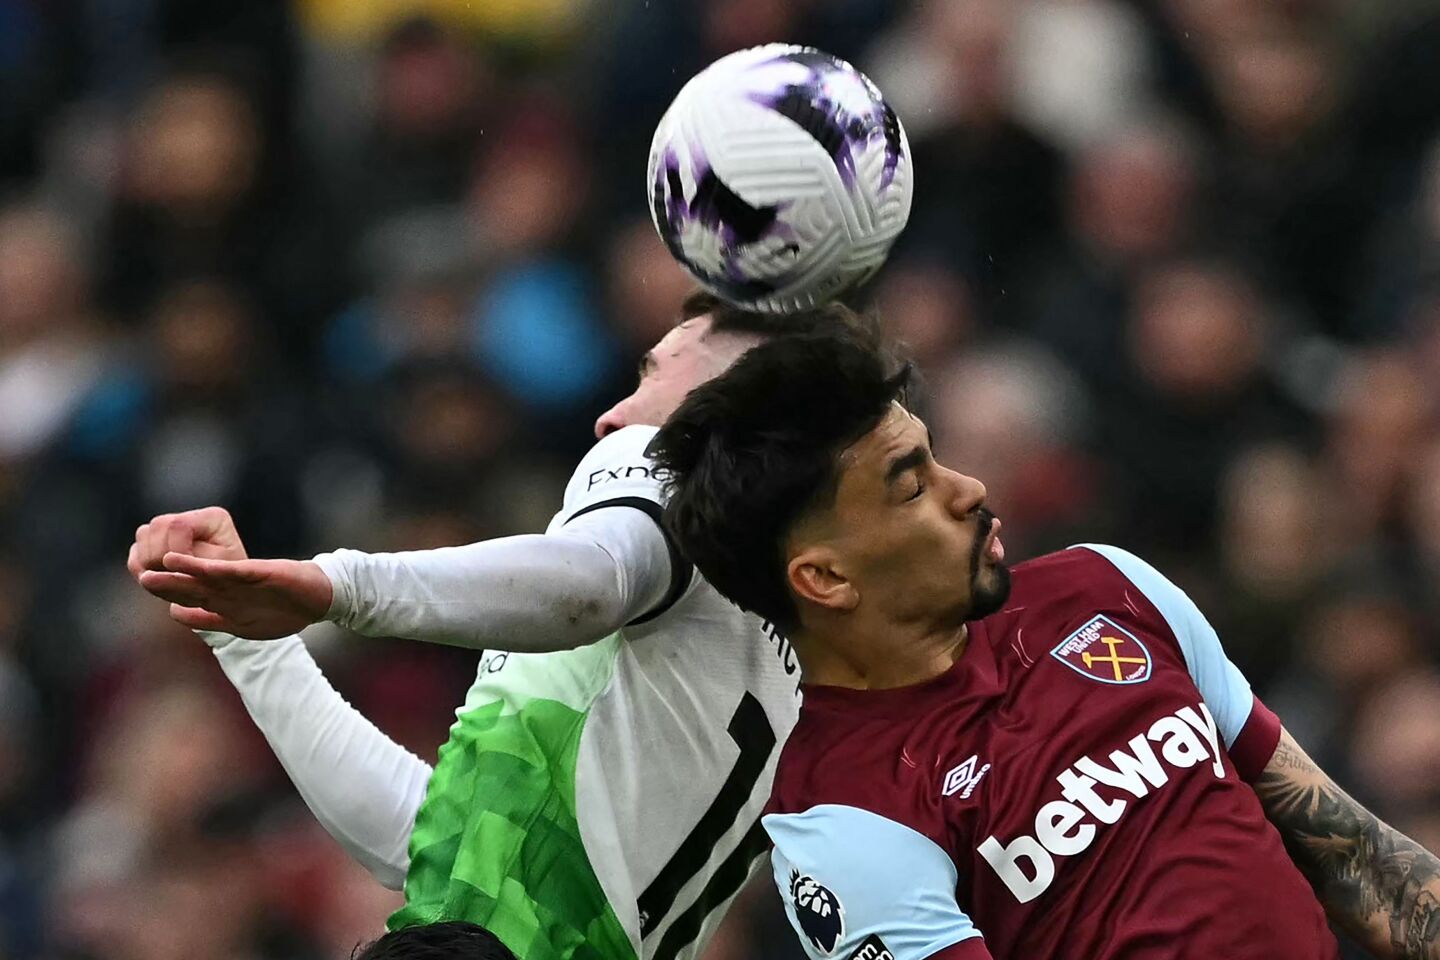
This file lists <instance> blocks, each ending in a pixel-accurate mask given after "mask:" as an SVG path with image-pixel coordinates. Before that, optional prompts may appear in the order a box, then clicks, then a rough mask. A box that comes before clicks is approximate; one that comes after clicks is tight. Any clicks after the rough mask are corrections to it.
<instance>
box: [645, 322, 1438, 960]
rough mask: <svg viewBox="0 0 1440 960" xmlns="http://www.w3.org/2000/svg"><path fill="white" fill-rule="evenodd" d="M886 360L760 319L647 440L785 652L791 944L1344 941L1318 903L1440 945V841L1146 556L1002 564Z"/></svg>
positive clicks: (1294, 952)
mask: <svg viewBox="0 0 1440 960" xmlns="http://www.w3.org/2000/svg"><path fill="white" fill-rule="evenodd" d="M904 383H905V375H904V372H903V371H902V372H901V373H898V374H894V375H891V373H890V372H888V371H887V368H886V366H885V364H884V363H883V362H882V360H881V358H880V357H879V356H877V355H876V354H875V353H874V352H873V351H871V350H870V349H869V348H867V347H866V346H864V345H863V344H860V343H859V342H857V341H854V340H851V339H847V338H845V337H835V336H819V337H811V338H801V339H795V340H790V341H786V342H778V341H777V342H775V343H772V344H767V345H764V346H761V347H759V348H757V349H756V350H754V351H752V352H750V353H749V354H747V355H746V356H745V357H743V358H741V360H740V361H739V362H738V363H737V364H736V365H735V366H734V367H732V368H731V369H730V370H729V371H728V372H727V373H726V374H725V375H723V376H722V377H720V378H718V379H716V380H714V381H712V382H711V383H709V384H707V385H705V386H703V387H701V388H699V389H698V390H696V391H695V392H694V393H692V394H691V395H690V396H689V397H688V398H687V400H686V401H685V403H684V404H682V405H681V407H680V409H679V410H678V411H677V412H676V414H675V415H674V416H672V417H671V419H670V420H669V421H668V423H667V424H666V426H665V427H664V428H663V429H662V430H661V432H660V433H659V434H658V435H657V437H656V440H655V441H654V443H653V444H652V448H651V449H652V453H654V454H655V457H656V462H657V463H658V464H660V465H661V466H663V467H664V468H666V469H668V470H669V471H671V476H672V480H671V493H672V496H671V499H670V501H669V504H668V506H667V508H666V514H665V519H666V523H667V526H668V528H669V529H670V530H671V531H672V533H673V535H674V536H675V538H676V540H677V542H678V543H679V544H680V546H681V549H682V551H683V552H685V554H686V555H687V556H688V557H689V558H690V559H691V560H692V561H694V562H695V564H696V565H697V566H698V567H699V569H700V570H701V571H702V572H703V573H704V574H705V576H706V577H707V578H708V579H709V581H710V582H711V583H712V584H713V585H714V586H715V587H716V588H717V589H718V590H720V591H721V592H722V593H724V594H725V595H726V596H728V597H730V598H731V599H732V600H734V601H735V602H736V603H737V604H739V605H740V606H741V607H744V608H746V609H749V610H752V611H755V612H756V613H759V614H761V615H762V616H765V617H767V618H768V619H770V620H771V621H773V622H775V623H777V624H779V625H780V626H781V627H782V628H783V629H785V630H786V631H787V633H788V634H789V636H790V637H791V639H792V641H793V643H794V645H795V649H796V651H797V653H798V655H799V657H800V661H801V670H802V673H803V675H804V677H805V681H806V685H805V688H804V702H803V706H802V708H801V714H800V720H799V722H798V724H797V726H796V728H795V730H794V732H793V733H792V735H791V737H790V740H789V741H788V743H787V744H786V746H785V748H784V751H783V753H782V755H781V759H780V767H779V770H778V771H777V773H776V778H775V789H774V793H773V796H772V799H771V804H770V812H769V813H768V814H767V816H766V817H765V818H764V824H765V827H766V829H767V830H768V832H769V834H770V836H771V838H772V839H773V841H774V844H775V851H774V856H773V861H774V870H775V877H776V880H777V882H778V883H779V885H780V888H781V891H782V894H783V896H784V899H785V902H786V909H787V912H788V913H789V915H790V918H791V920H792V922H793V923H794V925H795V926H796V928H797V929H798V931H799V933H800V935H801V940H802V941H803V942H804V944H805V946H806V948H807V950H808V951H809V953H810V955H811V956H812V957H814V958H817V960H820V958H831V957H833V958H837V960H887V958H888V960H923V958H926V957H944V958H946V960H959V958H962V957H963V958H967V960H970V958H984V957H998V958H1014V960H1058V958H1065V960H1070V958H1077V960H1120V958H1124V960H1140V958H1146V960H1150V958H1153V960H1162V958H1163V960H1176V958H1196V960H1200V958H1204V960H1214V958H1225V960H1280V958H1296V960H1300V958H1304V960H1313V958H1334V957H1336V956H1337V953H1338V948H1337V944H1336V941H1335V938H1334V936H1333V935H1332V934H1331V932H1330V929H1329V927H1328V926H1327V923H1326V914H1327V913H1328V914H1329V918H1330V919H1331V920H1333V921H1335V922H1336V923H1337V924H1339V925H1340V926H1341V927H1343V928H1344V929H1345V930H1347V931H1348V932H1349V933H1351V934H1352V935H1353V936H1354V937H1355V938H1356V939H1357V940H1358V941H1359V942H1360V943H1362V944H1363V945H1365V946H1366V947H1368V948H1369V949H1370V950H1372V951H1373V952H1374V953H1375V955H1376V956H1380V957H1434V956H1440V910H1437V906H1440V899H1437V898H1440V862H1437V860H1436V858H1435V857H1434V856H1433V855H1431V854H1430V853H1428V852H1426V851H1425V850H1423V849H1422V848H1420V847H1419V846H1418V845H1416V844H1415V843H1413V842H1412V841H1410V840H1409V839H1407V838H1406V837H1404V836H1402V835H1400V834H1398V833H1397V832H1395V831H1394V830H1392V829H1391V828H1390V827H1388V826H1386V825H1385V824H1383V823H1381V822H1379V821H1378V820H1376V819H1375V817H1374V816H1372V815H1371V814H1370V813H1368V812H1367V811H1366V810H1364V809H1363V808H1362V807H1360V806H1359V805H1358V804H1356V803H1355V802H1354V801H1353V800H1351V799H1350V798H1349V797H1348V796H1347V795H1346V794H1345V793H1344V792H1342V791H1341V790H1340V789H1339V788H1338V787H1337V786H1336V785H1335V784H1334V783H1333V782H1332V781H1331V780H1330V779H1329V778H1328V777H1326V776H1325V774H1324V773H1323V772H1322V771H1321V770H1319V769H1318V768H1317V767H1316V766H1315V764H1314V763H1313V762H1312V761H1311V760H1310V759H1309V758H1308V757H1307V756H1306V755H1305V753H1304V752H1303V751H1302V750H1301V749H1300V748H1299V747H1298V746H1297V745H1296V744H1295V742H1294V741H1293V740H1292V739H1291V738H1290V737H1289V736H1288V735H1287V734H1286V733H1285V732H1284V730H1283V729H1282V727H1281V725H1280V722H1279V720H1277V719H1276V717H1275V715H1274V714H1273V713H1271V712H1270V711H1269V710H1268V709H1266V707H1265V706H1264V704H1262V703H1261V702H1260V701H1259V700H1257V699H1256V698H1255V697H1254V695H1253V694H1252V693H1251V692H1250V688H1249V685H1248V684H1247V683H1246V681H1245V678H1244V677H1243V676H1241V674H1240V672H1239V671H1238V670H1237V669H1236V668H1235V666H1234V665H1233V664H1231V663H1230V662H1229V660H1227V659H1226V657H1225V654H1224V651H1223V650H1222V649H1221V646H1220V641H1219V639H1218V638H1217V637H1216V635H1215V632H1214V630H1212V629H1211V628H1210V626H1209V624H1208V623H1206V621H1205V618H1204V617H1203V616H1202V615H1201V613H1200V611H1199V610H1198V609H1196V607H1195V605H1194V604H1193V603H1192V602H1191V601H1190V600H1189V598H1187V597H1186V595H1185V594H1184V593H1183V592H1181V591H1180V589H1178V588H1177V587H1176V586H1174V585H1173V584H1171V583H1170V582H1169V581H1167V580H1166V579H1165V578H1164V577H1162V576H1161V575H1160V574H1159V573H1157V572H1155V570H1153V569H1152V568H1151V567H1149V566H1148V565H1147V564H1145V563H1144V562H1143V561H1141V560H1140V559H1138V558H1136V557H1134V556H1132V555H1130V554H1128V553H1126V552H1125V551H1123V550H1118V549H1116V548H1114V547H1105V546H1082V547H1074V548H1072V549H1069V550H1064V551H1061V552H1059V553H1055V554H1051V555H1049V556H1044V557H1040V558H1038V559H1035V560H1031V561H1028V562H1026V563H1020V564H1017V565H1016V566H1015V567H1014V569H1013V570H1007V568H1006V567H1005V565H1004V563H1003V561H1004V549H1003V547H1002V546H1001V543H1000V540H999V536H998V535H999V532H1000V523H999V521H998V520H996V519H995V517H994V516H993V515H992V514H991V513H990V512H989V511H988V510H987V509H986V507H985V495H986V491H985V487H984V486H983V485H982V484H981V483H980V482H979V481H978V480H975V479H972V478H970V477H966V476H962V475H961V474H958V473H956V472H954V471H953V470H948V469H946V468H945V467H943V466H941V465H940V464H938V463H936V462H935V460H934V458H933V456H932V454H931V449H930V443H929V438H928V434H927V431H926V429H925V427H924V425H923V424H922V423H920V422H919V421H918V420H917V419H916V418H915V417H914V416H912V415H911V414H910V413H909V412H907V411H906V409H905V407H904V406H903V399H904V398H903V388H904ZM1287 850H1288V851H1289V852H1288V853H1287ZM1307 879H1308V881H1309V882H1308V883H1307Z"/></svg>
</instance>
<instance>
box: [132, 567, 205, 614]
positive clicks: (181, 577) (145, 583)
mask: <svg viewBox="0 0 1440 960" xmlns="http://www.w3.org/2000/svg"><path fill="white" fill-rule="evenodd" d="M139 580H140V586H142V587H144V588H145V591H146V592H147V593H151V594H154V595H155V596H157V597H159V598H160V599H161V600H169V601H170V602H171V603H179V604H183V605H185V606H187V607H204V606H207V605H208V602H210V601H212V600H213V599H214V597H213V591H211V590H209V589H207V588H206V587H205V585H204V584H202V583H200V582H199V581H198V580H196V579H195V578H194V577H191V576H188V575H186V574H183V573H168V572H165V571H160V570H146V571H145V572H144V573H142V574H140V577H139Z"/></svg>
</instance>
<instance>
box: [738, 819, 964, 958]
mask: <svg viewBox="0 0 1440 960" xmlns="http://www.w3.org/2000/svg"><path fill="white" fill-rule="evenodd" d="M761 822H762V823H764V825H765V831H766V832H767V833H769V834H770V839H771V840H773V841H774V843H775V850H774V853H773V854H772V855H771V861H772V863H773V866H774V870H775V883H776V884H777V885H778V886H779V887H780V899H781V900H782V901H783V902H784V905H785V915H786V916H787V917H788V918H789V919H790V923H791V925H792V926H793V927H794V928H795V932H796V934H798V935H799V937H800V943H801V944H802V945H803V946H804V948H805V953H806V954H807V955H808V956H809V957H810V958H811V960H848V958H854V960H877V958H880V957H884V956H889V957H891V958H893V960H925V958H927V957H932V956H935V955H936V954H940V953H941V952H942V951H950V950H951V948H955V947H956V945H958V944H962V943H964V944H965V945H966V947H968V948H969V950H967V951H966V953H965V955H966V956H974V957H977V958H979V957H988V956H989V954H988V953H987V952H986V951H985V950H984V949H983V942H982V941H980V939H979V938H980V936H981V934H980V931H979V930H977V929H976V927H975V924H974V923H973V922H971V920H970V918H969V917H968V916H967V915H966V914H965V912H964V911H962V910H961V909H960V906H959V905H958V904H957V903H956V902H955V886H956V881H957V880H958V878H959V873H958V871H957V870H956V869H955V864H954V862H953V861H952V860H951V859H950V857H949V855H948V854H946V853H945V851H943V850H941V849H940V847H938V846H937V845H936V844H935V842H934V841H932V840H931V839H930V838H929V837H926V836H923V835H921V834H919V833H917V832H916V831H914V830H912V829H910V828H909V827H907V826H904V825H903V824H900V823H896V822H895V821H893V820H890V819H887V818H885V817H882V816H880V815H879V814H876V813H872V812H870V811H868V810H862V809H860V808H858V807H850V806H844V805H842V804H821V805H819V806H815V807H811V808H810V809H809V810H806V811H805V812H804V813H798V814H773V813H772V814H769V815H767V816H765V817H763V818H762V821H761ZM972 941H973V942H972ZM946 955H947V956H952V955H958V953H957V952H955V951H951V952H947V954H946Z"/></svg>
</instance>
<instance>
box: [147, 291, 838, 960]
mask: <svg viewBox="0 0 1440 960" xmlns="http://www.w3.org/2000/svg"><path fill="white" fill-rule="evenodd" d="M683 315H684V317H685V318H686V319H685V320H684V321H683V322H682V323H681V324H680V325H679V326H677V327H676V328H675V329H674V330H672V331H671V332H670V333H669V334H668V335H667V336H666V337H665V338H664V339H663V340H662V341H661V342H660V343H659V344H658V345H657V346H656V348H655V349H653V350H651V351H650V352H649V353H648V354H647V355H646V358H645V360H644V362H643V363H642V377H641V382H640V385H639V387H637V389H636V391H635V392H634V393H633V394H631V395H630V396H629V397H627V398H626V399H625V400H623V401H621V402H620V403H619V404H617V405H616V406H615V407H613V408H612V409H611V410H610V411H609V412H607V413H606V414H605V415H604V416H602V417H601V418H600V420H599V421H598V422H597V424H596V434H597V436H599V437H600V441H599V442H598V443H597V444H596V445H595V447H594V448H593V449H592V450H591V451H590V453H589V454H587V455H586V457H585V458H584V459H583V460H582V461H581V463H580V465H579V467H578V468H577V469H576V471H575V473H574V475H573V476H572V478H571V480H570V482H569V484H568V486H567V488H566V491H565V498H564V504H563V507H562V509H561V510H560V512H559V513H557V514H556V516H555V519H554V520H553V521H552V523H551V524H550V527H549V529H548V530H547V532H546V533H545V534H544V535H535V536H522V537H510V538H503V539H499V540H492V541H486V542H483V543H477V544H470V545H468V546H464V547H455V548H445V549H440V550H428V551H418V552H412V553H398V554H364V553H359V552H357V551H350V550H341V551H336V552H335V553H330V554H322V555H321V556H319V557H317V558H316V559H315V561H312V562H302V561H287V560H248V559H246V558H245V552H244V547H243V545H242V544H241V542H240V539H239V535H238V533H237V532H236V531H235V528H234V525H233V523H231V522H230V519H229V516H228V514H226V513H225V512H224V511H223V510H219V509H218V508H209V509H207V510H202V511H195V512H192V513H189V514H175V515H167V516H165V517H159V518H156V519H155V520H154V521H152V522H151V523H150V524H147V525H145V526H143V527H141V528H140V530H139V531H137V538H136V544H135V546H134V547H132V549H131V555H130V567H131V570H132V572H134V573H135V574H136V576H137V578H138V579H139V580H140V582H141V584H142V586H144V587H145V588H146V589H147V590H149V591H150V592H152V593H154V594H156V595H157V596H160V597H162V598H164V599H167V600H170V601H171V602H172V608H171V612H172V616H174V617H175V619H177V620H178V621H180V622H181V623H185V624H186V625H188V626H191V627H194V628H196V629H197V630H199V631H201V635H202V636H203V637H205V638H206V640H207V642H209V643H210V644H211V645H212V646H213V647H214V649H215V654H216V656H217V658H218V659H219V660H220V663H221V665H222V667H223V668H224V670H225V672H226V675H227V676H228V677H229V678H230V680H231V681H232V683H234V685H235V686H236V688H237V689H238V690H239V691H240V693H241V696H242V697H243V699H244V701H245V703H246V706H247V708H248V709H249V711H250V713H251V716H252V717H253V718H254V720H255V722H256V723H257V725H258V726H259V727H260V728H261V730H262V731H263V732H264V733H265V735H266V737H267V739H268V740H269V742H270V744H271V746H272V748H273V749H274V750H275V752H276V754H277V756H278V757H279V759H280V760H281V762H282V764H283V765H284V766H285V768H286V770H287V772H288V773H289V774H290V776H291V778H292V779H293V780H294V781H295V783H296V786H297V787H298V788H299V790H300V793H301V795H302V796H303V797H304V798H305V800H306V802H307V804H309V806H310V808H311V809H312V811H313V812H314V813H315V815H316V816H317V818H318V819H319V820H320V822H321V823H322V824H324V826H325V827H326V829H327V830H329V831H330V833H331V834H332V835H334V836H335V837H336V838H337V839H338V840H339V841H340V842H341V843H342V844H343V845H344V846H345V847H346V848H347V849H348V850H349V851H350V852H351V853H352V855H354V856H355V857H356V858H357V859H358V860H359V861H360V862H361V863H362V864H364V865H365V866H366V867H367V868H368V869H369V870H370V871H371V872H372V873H373V874H374V875H375V876H376V877H377V878H378V879H379V880H381V882H383V883H385V884H387V885H388V886H392V887H396V886H400V885H401V883H402V882H403V884H404V888H405V893H406V905H405V907H404V908H403V909H402V910H401V911H400V912H399V913H397V914H396V915H395V917H393V918H392V919H391V926H392V927H401V926H405V925H407V924H413V923H423V922H431V921H436V920H453V919H461V920H469V921H473V922H477V923H481V924H483V925H485V926H486V927H488V928H489V929H491V930H492V931H494V932H495V933H496V935H498V936H499V937H500V939H501V940H502V941H504V942H505V944H506V945H507V946H509V947H510V948H511V949H512V950H514V951H515V953H516V954H517V956H519V957H520V958H521V960H551V958H554V960H569V958H586V960H588V958H595V960H602V958H607V960H608V958H628V957H642V958H646V960H650V958H654V960H677V958H688V957H690V956H693V955H695V954H696V953H698V951H699V950H700V948H701V947H702V946H703V945H704V943H705V941H706V939H707V938H708V937H709V936H710V934H712V933H713V931H714V929H715V927H716V926H717V924H718V923H719V920H720V918H721V915H722V914H723V911H724V908H725V907H726V906H727V905H728V904H729V902H730V901H731V900H732V899H733V898H734V896H735V894H736V892H737V891H738V890H739V889H740V887H741V886H742V884H743V883H744V881H745V879H746V877H747V876H748V875H749V874H750V873H751V872H752V870H753V869H754V868H755V867H756V865H757V863H758V858H759V857H760V855H761V854H762V852H763V850H764V849H765V848H766V846H767V842H766V840H765V838H764V833H763V830H762V829H761V828H760V826H759V823H758V819H759V816H760V813H761V810H762V807H763V805H764V803H765V801H766V799H767V797H768V795H769V790H770V784H771V780H772V778H773V774H774V768H775V763H776V759H777V757H778V754H779V744H780V743H781V742H782V741H783V740H784V738H785V737H786V735H787V734H788V733H789V731H790V729H791V727H792V726H793V725H794V723H795V719H796V714H797V709H798V689H799V688H798V680H799V675H798V667H797V664H796V661H795V659H794V656H793V653H792V652H791V650H790V648H789V645H788V643H787V642H786V641H785V640H784V638H783V637H781V636H780V634H779V633H778V632H776V631H775V630H773V629H770V628H769V627H768V626H767V625H766V624H764V623H762V622H761V621H760V620H758V619H757V618H755V617H753V616H750V615H747V614H744V613H742V612H741V611H740V610H739V609H738V608H736V607H734V606H733V605H731V604H730V603H729V602H727V601H726V600H724V599H723V598H721V597H720V596H719V595H718V594H717V593H716V592H715V591H714V590H713V589H712V588H710V586H709V585H708V584H707V583H705V582H704V581H703V579H701V578H699V577H697V576H695V575H694V573H693V570H692V568H691V567H690V565H689V564H688V563H687V562H685V561H684V559H683V558H681V557H680V556H679V554H678V553H677V552H676V551H675V550H674V547H673V544H671V542H670V541H669V539H668V537H666V536H665V535H664V533H663V531H662V530H661V528H660V526H659V523H658V517H659V507H658V502H659V498H660V491H661V482H662V479H663V478H661V477H657V476H656V475H655V471H654V470H653V469H652V468H651V465H650V462H649V459H648V457H647V456H646V455H645V448H646V445H647V444H648V442H649V440H650V438H651V437H652V436H653V434H654V432H655V427H656V426H657V425H658V424H659V423H661V422H663V420H664V419H665V417H667V416H668V415H669V413H670V412H671V411H672V410H673V409H674V408H675V407H676V406H677V405H678V404H679V402H680V401H681V400H682V399H683V397H684V396H685V394H686V393H688V392H689V390H691V389H692V388H693V387H695V386H697V385H698V384H699V383H701V382H704V381H705V380H708V379H709V378H711V377H713V376H716V375H718V374H719V373H720V372H722V371H723V370H724V369H725V368H726V367H728V366H729V364H731V363H733V362H734V360H735V359H736V358H738V357H739V356H740V354H741V353H743V352H744V351H745V350H747V349H749V347H751V346H753V345H755V344H756V343H758V342H760V341H761V340H763V339H766V338H769V337H771V336H776V335H784V334H788V333H792V332H794V333H802V332H805V331H806V330H813V329H816V328H817V327H820V326H825V325H833V324H837V323H844V324H849V325H852V326H853V325H856V324H858V323H860V321H859V320H858V318H856V317H855V316H854V315H853V314H851V313H850V312H849V311H846V310H844V309H843V308H839V307H833V306H832V307H828V308H825V309H823V310H820V311H816V312H813V313H812V314H809V315H801V316H799V317H787V318H783V319H780V320H775V319H771V318H766V317H763V316H757V315H754V314H747V313H744V312H743V311H739V310H736V309H734V308H731V307H728V306H725V305H722V304H720V303H719V302H718V301H716V300H714V299H713V298H710V297H708V296H705V295H696V296H693V297H691V298H690V299H689V300H687V301H686V306H685V309H684V311H683ZM321 619H329V620H333V621H335V622H337V623H340V624H342V625H344V626H347V627H349V628H351V629H353V630H356V631H357V632H360V633H364V634H367V635H384V636H400V637H411V638H415V639H421V640H429V641H436V642H442V643H450V644H458V645H463V646H469V647H475V648H483V649H486V650H487V651H488V652H487V653H486V654H485V655H484V656H483V657H482V659H481V663H480V668H479V671H478V674H477V677H476V681H475V683H474V685H473V686H472V687H471V689H470V692H469V694H468V696H467V698H466V701H465V704H464V705H463V706H462V707H461V708H460V709H459V711H458V712H457V720H456V723H455V724H454V726H453V727H452V728H451V735H450V739H449V740H448V741H447V743H446V744H445V746H444V747H442V748H441V752H440V757H439V762H438V764H437V766H436V768H435V769H434V770H433V771H432V770H431V768H430V767H429V766H428V765H427V764H425V763H423V762H422V761H420V760H419V759H418V758H416V757H414V756H413V755H412V754H410V753H408V752H407V751H405V750H404V749H403V748H401V747H399V746H398V745H397V744H395V743H393V742H392V741H390V740H389V739H388V738H386V737H385V736H384V735H383V734H382V733H381V732H380V731H379V730H377V729H376V728H375V727H374V726H373V725H372V724H370V723H369V722H368V721H367V720H366V719H365V718H364V717H363V716H361V715H360V714H359V713H358V712H357V711H355V710H354V709H353V708H351V707H350V706H349V705H348V704H346V703H345V702H344V701H343V699H341V698H340V696H339V695H338V694H337V693H336V691H335V690H334V689H333V687H331V686H330V684H329V682H328V681H327V680H326V679H325V678H324V676H323V675H322V674H321V672H320V670H319V668H318V667H317V666H316V665H315V663H314V661H313V660H312V659H311V658H310V656H309V654H308V653H307V652H306V650H305V647H304V645H303V643H302V642H301V641H300V639H299V638H298V637H296V636H294V634H295V633H296V632H298V631H299V630H300V629H301V628H302V627H304V626H305V625H307V624H309V623H311V622H314V621H317V620H321ZM245 638H248V639H245ZM272 638H280V639H272Z"/></svg>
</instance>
